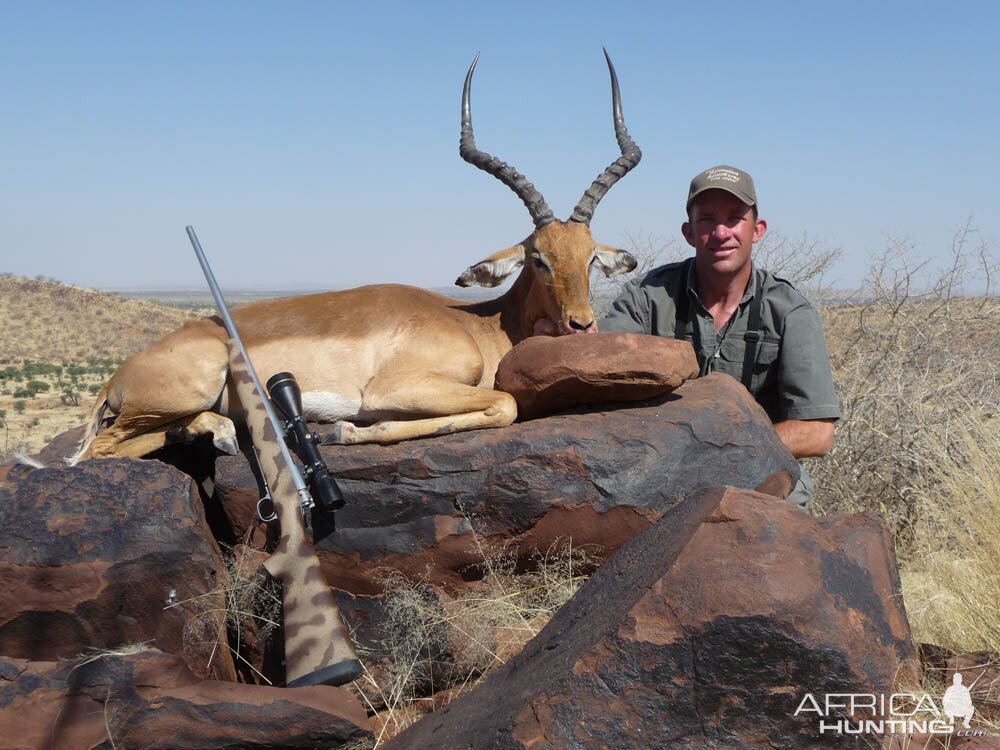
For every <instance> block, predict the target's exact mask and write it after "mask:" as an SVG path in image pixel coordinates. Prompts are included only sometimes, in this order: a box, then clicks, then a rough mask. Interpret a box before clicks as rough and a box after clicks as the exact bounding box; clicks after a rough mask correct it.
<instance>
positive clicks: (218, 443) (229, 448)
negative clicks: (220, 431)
mask: <svg viewBox="0 0 1000 750" xmlns="http://www.w3.org/2000/svg"><path fill="white" fill-rule="evenodd" d="M212 445H214V446H215V449H216V450H217V451H219V452H220V453H225V454H226V455H227V456H235V455H236V454H237V453H239V451H240V449H239V446H237V445H236V438H234V437H228V436H226V437H217V438H214V439H213V440H212Z"/></svg>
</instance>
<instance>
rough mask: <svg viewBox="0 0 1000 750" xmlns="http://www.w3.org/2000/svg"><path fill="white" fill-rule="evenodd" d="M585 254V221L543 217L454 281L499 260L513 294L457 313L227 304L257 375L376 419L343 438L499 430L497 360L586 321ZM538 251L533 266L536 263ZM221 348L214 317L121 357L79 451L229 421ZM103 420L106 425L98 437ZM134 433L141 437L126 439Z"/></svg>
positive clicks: (405, 307) (447, 307) (449, 303)
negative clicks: (288, 378) (535, 338)
mask: <svg viewBox="0 0 1000 750" xmlns="http://www.w3.org/2000/svg"><path fill="white" fill-rule="evenodd" d="M600 249H601V250H602V255H603V256H604V258H605V259H606V257H607V256H608V254H611V255H612V256H614V255H615V254H616V253H617V254H620V257H622V258H623V260H622V262H621V263H620V264H619V265H617V266H615V267H614V268H611V267H610V266H608V265H607V263H604V262H603V260H602V263H599V264H598V265H601V267H602V270H604V272H605V273H607V274H608V275H612V274H613V273H620V272H621V271H623V270H629V269H630V268H631V267H634V264H635V262H634V260H633V259H632V258H631V256H629V255H628V254H627V253H623V251H616V250H614V249H613V248H606V247H604V246H600ZM596 250H597V246H595V243H594V241H593V238H592V237H591V234H590V230H589V228H588V227H587V226H586V225H585V224H582V223H579V222H572V221H570V222H566V223H563V222H560V221H555V222H552V223H551V224H547V225H545V226H543V227H541V228H540V229H537V230H536V231H535V232H533V233H532V234H531V235H530V236H529V237H528V238H527V239H526V240H524V241H523V242H521V243H520V244H518V245H515V246H513V247H511V248H507V249H506V250H504V251H501V252H500V253H496V254H494V255H493V256H490V257H489V258H487V259H485V260H483V261H481V262H480V263H477V264H475V265H474V266H471V267H470V268H469V269H468V270H467V271H466V272H465V274H463V276H462V277H461V278H460V283H462V280H463V279H464V280H465V282H466V283H485V284H486V285H490V286H492V285H495V283H498V282H499V281H500V280H502V278H497V276H496V274H493V271H494V270H496V267H497V266H498V265H502V266H504V268H503V269H502V270H501V272H500V276H504V275H509V274H510V273H511V272H512V271H513V270H516V267H517V266H518V265H520V263H521V262H523V269H522V271H521V273H520V275H519V277H518V279H517V281H516V282H515V283H514V285H513V286H512V287H511V289H510V290H509V291H508V292H507V293H506V294H504V295H503V296H502V297H499V298H497V299H494V300H490V301H488V302H482V303H477V304H466V303H463V302H460V301H458V300H453V299H449V298H447V297H443V296H441V295H438V294H434V293H433V292H428V291H425V290H422V289H417V288H415V287H409V286H402V285H393V284H389V285H376V286H365V287H360V288H357V289H350V290H347V291H342V292H327V293H325V294H313V295H306V296H299V297H285V298H280V299H274V300H264V301H261V302H253V303H250V304H246V305H240V306H237V307H234V308H233V310H232V316H233V320H234V321H235V323H236V327H237V329H238V330H239V332H240V335H241V336H242V338H243V341H244V343H245V345H246V347H247V350H248V352H249V354H250V358H251V359H252V361H253V363H254V367H255V368H256V370H257V372H258V374H259V375H260V377H261V379H262V380H266V379H267V378H268V377H270V376H271V375H272V374H274V373H276V372H281V371H289V372H292V373H293V374H294V375H295V377H296V378H297V380H298V382H299V385H300V387H301V389H302V391H303V392H304V393H306V392H317V393H326V394H336V395H338V396H341V397H344V401H345V403H346V402H347V400H349V399H350V400H355V401H358V402H360V404H361V406H360V410H359V413H358V414H357V415H356V417H355V419H356V420H357V421H361V422H377V424H375V425H374V426H371V427H362V426H356V425H354V424H353V423H351V422H341V423H338V424H339V425H340V428H339V434H340V437H341V441H342V442H345V443H355V442H380V443H390V442H396V441H399V440H404V439H409V438H413V437H421V436H425V435H437V434H446V433H449V432H455V431H459V430H469V429H478V428H486V427H500V426H504V425H507V424H510V423H511V422H513V421H514V419H515V417H516V416H517V412H516V406H515V405H514V401H513V399H512V398H511V397H510V396H509V395H507V394H505V393H500V392H497V391H494V390H492V385H493V380H494V377H495V375H496V369H497V365H498V363H499V361H500V359H501V358H502V357H503V355H504V354H506V353H507V352H508V351H509V350H510V348H511V347H512V346H513V345H514V344H516V343H517V342H518V341H520V340H522V339H524V338H526V337H527V336H530V335H531V332H532V328H533V326H534V324H535V321H537V320H538V319H539V318H543V317H548V318H550V319H551V320H553V321H555V322H556V323H557V325H558V327H559V331H560V333H573V332H575V331H578V330H585V329H586V328H587V327H588V326H592V325H593V322H594V315H593V312H592V311H591V309H590V305H589V303H588V294H589V288H590V285H589V278H588V272H589V267H588V264H589V263H590V262H591V261H592V260H593V259H594V257H595V253H596ZM536 256H537V257H538V259H539V260H538V262H539V263H542V264H544V265H545V268H544V269H539V268H538V267H536V260H535V258H536ZM550 271H551V272H550ZM491 274H493V275H491ZM473 277H475V278H473ZM490 282H492V283H490ZM227 339H228V336H227V334H226V331H225V328H224V327H223V326H222V324H221V322H220V321H218V319H216V318H208V319H204V320H200V321H195V322H192V323H188V324H187V325H185V326H184V327H183V328H181V329H180V330H178V331H174V332H173V333H171V334H169V335H168V336H166V337H165V338H163V339H161V340H160V341H158V342H157V343H155V344H153V345H152V346H150V347H149V348H148V349H146V350H144V351H142V352H140V353H139V354H137V355H135V356H134V357H132V358H131V359H130V360H128V361H127V362H126V363H125V364H124V365H123V366H122V368H121V369H120V370H119V371H118V372H117V373H115V375H114V376H112V378H111V380H110V381H109V382H108V384H107V385H106V386H105V388H104V390H102V392H101V395H100V396H99V397H98V403H97V404H96V405H95V407H94V409H93V411H92V413H91V419H90V422H89V424H88V430H87V437H85V439H84V443H83V444H82V445H81V450H80V452H79V454H78V455H79V456H80V457H81V458H100V457H106V456H119V455H136V453H135V451H136V450H138V449H140V448H141V449H142V450H144V451H146V452H149V451H152V450H155V449H156V448H158V447H161V446H162V445H164V444H165V443H166V442H169V440H170V439H171V438H170V436H171V430H170V429H167V428H165V426H167V425H169V424H171V423H175V422H176V420H181V419H186V418H189V417H191V416H192V415H197V414H200V413H202V412H206V411H211V412H215V413H217V414H219V415H221V416H222V417H226V418H232V417H233V415H238V414H240V409H239V404H238V398H237V397H236V396H235V394H234V393H228V392H225V389H224V383H225V380H226V373H227V366H228V355H227V350H226V341H227ZM108 412H110V413H111V414H112V415H114V422H113V423H112V424H111V425H110V426H109V427H107V428H105V429H101V424H100V423H101V419H102V417H104V415H105V414H107V413H108ZM306 416H307V418H309V417H311V416H314V415H310V414H308V413H307V414H306ZM204 421H205V420H202V422H204ZM214 424H215V425H216V426H215V428H214V429H222V430H223V431H225V429H226V428H225V427H224V426H220V425H222V423H220V422H218V421H215V422H214ZM192 425H193V427H192ZM197 427H198V423H197V422H195V421H193V420H192V421H190V424H188V423H185V429H186V430H187V432H188V433H190V432H191V431H192V430H193V429H195V428H197ZM214 429H213V431H214ZM140 435H144V436H145V435H149V436H150V437H149V438H146V439H144V440H143V441H142V442H139V443H136V442H129V441H134V440H135V439H136V438H137V437H138V436H140ZM217 437H218V436H217Z"/></svg>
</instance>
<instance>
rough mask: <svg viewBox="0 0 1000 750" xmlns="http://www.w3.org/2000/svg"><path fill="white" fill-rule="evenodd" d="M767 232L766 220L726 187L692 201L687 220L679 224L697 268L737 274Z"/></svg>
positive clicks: (710, 271)
mask: <svg viewBox="0 0 1000 750" xmlns="http://www.w3.org/2000/svg"><path fill="white" fill-rule="evenodd" d="M765 231H767V222H766V221H764V220H763V219H755V218H754V210H753V208H752V207H750V206H748V205H746V204H745V203H743V201H741V200H740V199H739V198H737V197H736V196H735V195H733V194H732V193H727V192H726V191H725V190H706V191H705V192H704V193H702V194H701V195H699V196H698V197H697V198H696V199H695V201H694V203H692V204H691V218H690V221H686V222H684V224H683V225H681V233H682V234H683V235H684V239H686V240H687V242H688V244H689V245H691V247H693V248H694V250H695V258H696V261H697V264H698V265H697V267H698V270H699V271H702V272H707V273H714V274H717V275H719V276H724V277H731V276H736V275H738V274H739V273H740V271H742V270H744V269H745V268H747V269H748V267H749V263H750V251H751V249H752V248H753V245H754V243H756V242H759V241H760V240H761V239H762V238H763V237H764V232H765Z"/></svg>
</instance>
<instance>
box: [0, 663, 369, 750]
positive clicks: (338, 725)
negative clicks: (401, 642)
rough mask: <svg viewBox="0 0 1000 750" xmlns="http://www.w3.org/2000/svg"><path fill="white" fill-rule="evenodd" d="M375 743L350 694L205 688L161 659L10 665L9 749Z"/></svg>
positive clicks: (4, 727)
mask: <svg viewBox="0 0 1000 750" xmlns="http://www.w3.org/2000/svg"><path fill="white" fill-rule="evenodd" d="M365 739H368V740H370V739H371V730H370V728H369V723H368V718H367V717H366V715H365V712H364V710H363V709H362V708H361V705H360V704H359V703H358V702H357V701H356V700H355V699H354V698H353V697H352V696H351V695H350V694H349V693H347V691H345V690H343V689H342V688H336V687H329V686H325V685H323V686H317V687H308V688H295V689H285V688H273V687H262V686H247V685H237V684H235V683H232V682H221V681H218V680H202V679H199V678H197V677H195V676H194V675H193V674H192V673H191V672H190V670H188V668H187V667H186V666H185V665H184V663H183V662H182V661H181V660H180V659H177V658H175V657H173V656H170V655H168V654H164V653H162V652H160V651H145V652H140V653H133V654H119V655H105V656H102V657H100V658H97V659H94V660H91V661H86V660H80V659H75V660H71V661H62V662H58V663H56V662H32V661H27V660H23V659H9V658H3V657H0V750H8V749H9V750H15V749H16V750H49V749H50V748H73V749H74V750H87V749H89V748H98V747H101V748H114V747H118V748H129V749H130V750H142V749H144V748H148V749H150V750H152V749H153V748H156V749H158V750H164V749H170V750H223V749H226V750H232V749H234V748H250V747H253V748H259V749H260V750H265V749H266V748H273V749H274V750H278V749H279V748H280V750H295V749H297V748H301V749H302V750H312V749H313V748H316V747H329V748H335V747H340V746H341V745H343V744H344V743H346V742H349V741H352V740H358V741H360V740H365ZM366 746H370V745H368V744H367V743H366Z"/></svg>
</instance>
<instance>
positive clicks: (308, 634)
mask: <svg viewBox="0 0 1000 750" xmlns="http://www.w3.org/2000/svg"><path fill="white" fill-rule="evenodd" d="M187 234H188V239H190V240H191V245H192V247H193V248H194V252H195V255H197V256H198V262H199V263H200V264H201V269H202V271H203V272H204V274H205V280H206V281H207V282H208V286H209V288H210V289H211V290H212V296H213V297H214V298H215V305H216V307H217V308H218V310H219V314H220V315H221V316H222V319H223V321H224V322H225V325H226V330H227V331H228V332H229V377H230V379H231V382H232V383H233V385H234V386H235V388H236V393H237V395H238V397H239V401H240V405H241V408H242V410H243V417H244V421H245V423H246V426H247V429H248V430H249V432H250V438H251V440H252V441H253V448H251V450H250V453H252V452H254V449H255V450H256V454H257V456H256V458H257V461H258V466H259V468H260V472H261V475H262V477H263V481H264V488H263V489H264V493H263V497H262V498H261V502H260V503H259V504H258V514H259V515H261V518H262V520H268V521H273V520H277V521H278V523H279V525H280V527H281V532H280V537H279V541H278V545H277V547H276V548H275V550H274V552H273V553H272V554H271V556H270V557H268V558H267V559H266V560H265V561H264V568H265V569H266V570H267V572H268V573H270V574H271V576H273V577H274V578H275V579H276V580H278V581H280V582H281V586H282V604H283V608H284V631H285V682H286V685H287V687H305V686H308V685H343V684H345V683H347V682H350V681H351V680H354V679H356V678H357V677H358V676H360V674H361V671H362V668H361V662H359V661H358V658H357V654H356V653H355V651H354V646H353V644H352V643H351V639H350V637H349V636H348V633H347V628H346V627H345V625H344V621H343V619H342V618H341V615H340V609H339V608H338V607H337V602H336V600H335V599H334V598H333V594H332V593H330V586H329V584H328V583H327V582H326V579H325V577H324V576H323V572H322V570H321V569H320V564H319V558H318V557H316V552H315V550H314V549H313V547H312V545H311V544H309V542H308V540H307V539H306V531H305V524H304V522H303V513H304V512H305V511H306V510H309V509H311V510H312V511H313V524H314V528H315V526H316V523H317V521H318V520H319V519H320V518H321V517H323V518H324V519H325V522H326V523H327V524H328V528H329V529H331V530H332V523H333V513H332V511H333V509H335V508H337V507H340V506H342V505H343V504H344V502H343V498H342V497H341V496H340V492H339V490H337V487H336V484H334V483H333V480H332V478H330V475H329V472H327V471H326V467H325V466H323V465H322V459H320V458H319V453H318V451H316V450H315V445H314V444H312V453H311V454H310V452H309V449H308V448H306V447H305V445H306V444H311V441H310V440H309V435H308V433H306V432H305V431H304V422H302V421H301V402H300V401H299V402H298V406H297V408H298V410H299V414H298V415H295V414H288V413H287V411H286V416H288V417H289V418H290V422H292V428H293V429H295V431H296V436H297V444H298V447H299V448H300V450H303V451H304V452H306V454H307V456H308V459H307V460H309V465H308V466H307V474H308V476H309V477H310V480H311V482H312V483H313V485H314V487H320V490H319V491H318V492H316V495H317V497H319V498H320V501H321V503H323V505H322V506H316V505H315V503H314V501H313V499H312V496H311V494H310V492H309V489H308V487H307V486H306V483H305V481H304V480H303V478H302V474H301V473H300V472H299V470H298V467H297V466H296V464H295V462H294V461H293V460H292V457H291V454H290V453H289V450H288V445H287V444H286V442H285V438H284V432H285V428H284V426H283V425H282V424H281V423H280V421H279V420H278V417H277V415H276V414H275V411H274V409H273V408H272V404H271V402H270V401H269V399H268V398H267V397H266V396H265V395H264V389H263V388H262V387H261V384H260V380H259V379H258V378H257V373H256V371H255V370H254V368H253V363H252V362H251V361H250V356H249V355H248V354H247V351H246V348H245V347H244V346H243V341H242V339H240V335H239V332H238V331H237V330H236V324H235V323H234V322H233V319H232V317H231V316H230V314H229V308H228V307H227V306H226V301H225V300H224V299H223V297H222V291H221V290H220V289H219V285H218V284H217V283H216V281H215V275H214V274H213V273H212V269H211V268H210V267H209V265H208V259H207V258H206V257H205V253H204V252H203V251H202V249H201V243H199V242H198V237H197V236H196V235H195V233H194V229H193V228H192V227H190V226H189V227H187ZM279 375H281V376H282V377H281V378H278V379H276V378H272V379H271V381H273V384H272V389H273V388H274V385H277V384H279V383H284V384H285V386H284V387H283V388H278V389H277V392H280V393H283V394H285V395H286V398H284V399H281V401H280V402H281V403H282V406H283V411H285V410H291V411H294V410H295V408H296V399H295V397H294V393H293V394H292V397H291V398H287V394H288V380H289V379H291V376H290V374H289V373H279ZM291 381H292V382H293V383H294V379H291ZM294 390H295V391H297V386H296V387H295V389H294ZM296 416H297V417H299V421H296V419H295V417H296ZM247 456H248V459H249V453H248V454H247ZM317 462H318V465H317ZM251 463H252V460H251ZM320 467H322V468H320ZM268 497H270V499H271V500H272V501H273V504H274V508H275V511H276V516H277V517H276V519H272V518H268V519H264V516H265V515H267V514H263V513H261V507H262V506H263V505H264V501H265V500H267V499H268ZM270 515H271V516H274V514H270Z"/></svg>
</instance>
